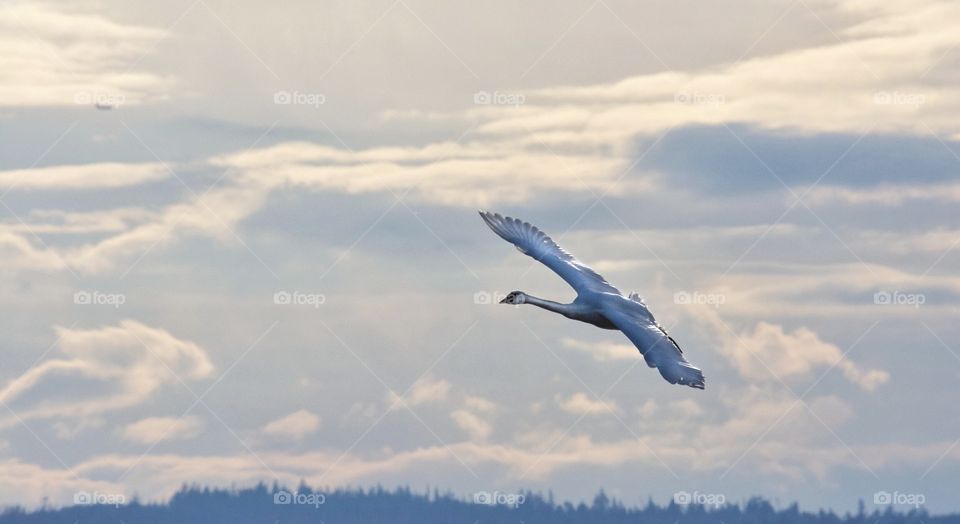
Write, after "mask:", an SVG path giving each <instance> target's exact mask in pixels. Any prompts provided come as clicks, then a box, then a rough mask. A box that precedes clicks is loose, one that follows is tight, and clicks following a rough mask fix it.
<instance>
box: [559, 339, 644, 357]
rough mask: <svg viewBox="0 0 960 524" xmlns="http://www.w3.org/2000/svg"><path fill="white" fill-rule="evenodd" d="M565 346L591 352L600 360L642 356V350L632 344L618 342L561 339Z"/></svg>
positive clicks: (590, 353)
mask: <svg viewBox="0 0 960 524" xmlns="http://www.w3.org/2000/svg"><path fill="white" fill-rule="evenodd" d="M560 343H561V344H562V345H563V347H566V348H570V349H575V350H577V351H582V352H584V353H587V354H589V355H590V356H592V357H593V358H594V359H595V360H597V361H599V362H609V361H614V360H636V359H638V358H640V352H639V351H637V348H635V347H634V346H633V345H631V344H620V343H616V342H606V341H601V342H584V341H582V340H574V339H572V338H564V339H561V340H560Z"/></svg>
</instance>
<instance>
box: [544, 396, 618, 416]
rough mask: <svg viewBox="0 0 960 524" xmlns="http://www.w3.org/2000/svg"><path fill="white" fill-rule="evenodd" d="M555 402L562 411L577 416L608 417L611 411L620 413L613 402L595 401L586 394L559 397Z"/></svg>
mask: <svg viewBox="0 0 960 524" xmlns="http://www.w3.org/2000/svg"><path fill="white" fill-rule="evenodd" d="M554 400H555V401H556V402H557V405H558V406H560V408H561V409H563V410H564V411H566V412H568V413H573V414H575V415H583V414H589V415H606V414H609V413H610V411H613V412H614V413H619V412H620V408H619V407H617V404H616V403H615V402H613V401H612V400H599V399H597V400H594V399H592V398H591V397H588V396H587V395H586V393H574V394H573V395H571V396H570V397H569V398H563V397H562V396H560V395H557V396H556V398H555V399H554Z"/></svg>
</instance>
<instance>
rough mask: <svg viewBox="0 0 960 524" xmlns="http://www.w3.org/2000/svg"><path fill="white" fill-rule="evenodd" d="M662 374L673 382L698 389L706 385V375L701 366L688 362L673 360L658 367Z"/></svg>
mask: <svg viewBox="0 0 960 524" xmlns="http://www.w3.org/2000/svg"><path fill="white" fill-rule="evenodd" d="M657 369H658V370H659V371H660V375H662V376H663V378H665V379H666V380H667V382H669V383H671V384H680V385H683V386H690V387H692V388H696V389H704V388H705V387H706V381H707V379H706V377H704V376H703V372H702V371H700V368H697V367H695V366H692V365H690V364H689V363H687V362H671V363H669V364H665V365H662V366H660V367H658V368H657Z"/></svg>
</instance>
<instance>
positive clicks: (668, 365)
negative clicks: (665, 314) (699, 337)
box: [603, 297, 706, 389]
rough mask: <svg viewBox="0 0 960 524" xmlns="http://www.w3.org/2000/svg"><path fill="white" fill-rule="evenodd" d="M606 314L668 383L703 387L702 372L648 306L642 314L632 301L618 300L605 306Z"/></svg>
mask: <svg viewBox="0 0 960 524" xmlns="http://www.w3.org/2000/svg"><path fill="white" fill-rule="evenodd" d="M603 315H604V316H605V317H607V319H608V320H610V322H612V323H613V325H615V326H617V328H618V329H619V330H620V331H622V332H623V334H624V335H626V336H627V338H629V339H630V342H633V345H634V346H637V349H639V350H640V354H642V355H643V359H644V360H646V361H647V365H648V366H650V367H652V368H654V367H655V368H657V370H658V371H660V375H662V376H663V378H665V379H666V380H667V382H669V383H671V384H682V385H684V386H690V387H692V388H697V389H703V388H704V386H705V384H704V382H705V381H706V379H705V378H704V376H703V372H701V371H700V369H699V368H697V367H694V366H693V365H691V364H690V363H689V362H687V359H685V358H683V351H682V350H681V349H680V346H678V345H677V343H676V341H674V340H673V338H672V337H670V335H668V334H667V332H666V331H664V329H663V328H662V327H660V324H657V322H656V320H653V316H652V315H650V314H649V312H648V311H646V308H645V307H644V308H643V311H641V310H639V309H637V308H635V307H634V304H633V303H632V302H626V301H622V302H621V299H619V297H618V299H616V300H611V301H609V303H608V304H605V305H604V306H603Z"/></svg>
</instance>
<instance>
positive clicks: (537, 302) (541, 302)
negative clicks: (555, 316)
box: [523, 294, 578, 317]
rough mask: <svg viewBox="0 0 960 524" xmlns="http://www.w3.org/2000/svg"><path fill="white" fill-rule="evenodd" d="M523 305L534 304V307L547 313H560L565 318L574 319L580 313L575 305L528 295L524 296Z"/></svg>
mask: <svg viewBox="0 0 960 524" xmlns="http://www.w3.org/2000/svg"><path fill="white" fill-rule="evenodd" d="M523 303H524V304H532V305H534V306H537V307H541V308H543V309H546V310H547V311H553V312H554V313H560V314H561V315H563V316H565V317H572V316H574V315H576V313H577V312H578V311H576V310H575V309H576V307H575V306H574V305H573V304H561V303H559V302H554V301H552V300H546V299H543V298H537V297H534V296H531V295H526V294H525V295H524V298H523Z"/></svg>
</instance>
